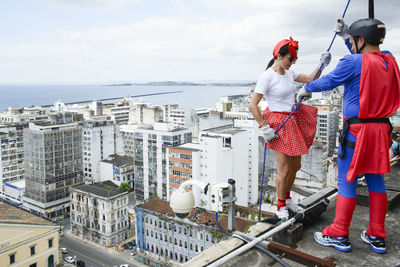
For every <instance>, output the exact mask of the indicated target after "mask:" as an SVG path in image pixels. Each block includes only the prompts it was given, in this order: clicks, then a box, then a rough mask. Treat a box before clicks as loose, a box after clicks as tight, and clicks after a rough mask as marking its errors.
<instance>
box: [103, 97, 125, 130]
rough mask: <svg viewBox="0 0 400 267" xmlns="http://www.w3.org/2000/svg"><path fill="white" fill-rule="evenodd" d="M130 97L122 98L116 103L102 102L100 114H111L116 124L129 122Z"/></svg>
mask: <svg viewBox="0 0 400 267" xmlns="http://www.w3.org/2000/svg"><path fill="white" fill-rule="evenodd" d="M129 111H130V99H129V98H128V99H123V100H121V101H120V102H118V103H107V104H102V114H103V115H109V116H111V119H112V120H113V121H114V122H115V123H117V124H126V123H128V122H129Z"/></svg>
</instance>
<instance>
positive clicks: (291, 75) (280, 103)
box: [254, 68, 299, 112]
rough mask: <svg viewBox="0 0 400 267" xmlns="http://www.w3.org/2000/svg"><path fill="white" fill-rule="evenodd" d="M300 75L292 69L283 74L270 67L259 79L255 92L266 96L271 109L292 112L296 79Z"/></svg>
mask: <svg viewBox="0 0 400 267" xmlns="http://www.w3.org/2000/svg"><path fill="white" fill-rule="evenodd" d="M298 75H299V74H298V73H296V72H294V71H293V70H291V69H289V70H286V71H285V74H283V75H281V74H278V73H276V72H275V71H274V70H273V69H272V68H268V69H267V70H266V71H264V72H263V73H262V74H261V76H260V78H259V79H258V81H257V84H256V88H255V89H254V92H255V93H259V94H263V95H264V96H265V99H266V101H267V105H268V107H269V110H270V111H279V112H291V111H292V107H293V104H294V103H295V93H296V84H295V82H294V80H295V79H296V78H297V76H298Z"/></svg>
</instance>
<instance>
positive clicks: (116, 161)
mask: <svg viewBox="0 0 400 267" xmlns="http://www.w3.org/2000/svg"><path fill="white" fill-rule="evenodd" d="M102 161H103V162H106V163H110V164H112V165H114V166H122V165H133V158H132V157H128V156H121V155H118V154H112V155H110V156H109V157H108V158H106V159H103V160H102Z"/></svg>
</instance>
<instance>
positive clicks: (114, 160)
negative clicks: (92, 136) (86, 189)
mask: <svg viewBox="0 0 400 267" xmlns="http://www.w3.org/2000/svg"><path fill="white" fill-rule="evenodd" d="M133 177H134V172H133V158H132V157H127V156H121V155H117V154H112V155H110V156H109V157H108V158H106V159H104V160H102V161H101V162H100V180H99V181H102V182H104V181H107V180H112V181H113V183H115V184H116V185H117V186H120V185H121V183H128V184H130V186H131V187H132V188H134V179H133Z"/></svg>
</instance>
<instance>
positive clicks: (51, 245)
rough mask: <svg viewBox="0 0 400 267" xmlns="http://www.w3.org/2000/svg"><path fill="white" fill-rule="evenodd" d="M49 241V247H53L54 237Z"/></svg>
mask: <svg viewBox="0 0 400 267" xmlns="http://www.w3.org/2000/svg"><path fill="white" fill-rule="evenodd" d="M48 241H49V248H52V247H53V239H49V240H48Z"/></svg>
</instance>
